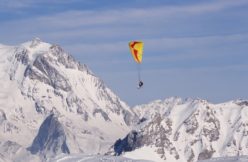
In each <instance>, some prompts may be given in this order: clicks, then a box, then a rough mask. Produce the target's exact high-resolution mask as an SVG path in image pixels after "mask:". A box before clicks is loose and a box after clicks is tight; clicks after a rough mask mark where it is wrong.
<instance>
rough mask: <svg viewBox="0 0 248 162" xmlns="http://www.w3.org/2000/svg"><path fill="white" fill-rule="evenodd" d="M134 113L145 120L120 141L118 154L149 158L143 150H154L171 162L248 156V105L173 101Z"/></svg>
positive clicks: (190, 100)
mask: <svg viewBox="0 0 248 162" xmlns="http://www.w3.org/2000/svg"><path fill="white" fill-rule="evenodd" d="M133 110H134V111H135V112H136V114H137V115H138V116H139V117H140V119H141V120H140V122H139V124H138V125H136V130H135V131H132V132H130V133H129V134H128V135H127V136H126V137H125V138H124V139H122V140H118V141H116V143H115V145H114V147H113V148H114V149H113V150H114V152H116V153H118V154H119V153H120V152H123V153H125V154H126V153H127V152H128V151H134V152H139V154H141V155H142V154H143V155H147V154H148V153H147V150H146V151H144V152H142V150H143V148H147V147H151V148H153V151H152V150H150V153H149V154H154V150H155V152H156V153H157V154H158V155H159V157H161V158H162V159H163V160H164V161H166V160H168V161H170V162H173V161H188V162H195V161H197V160H204V159H209V158H212V157H226V156H241V155H247V154H248V147H247V146H248V101H245V100H235V101H230V102H226V103H221V104H212V103H209V102H207V101H206V100H201V99H190V98H189V99H185V100H183V99H181V98H179V97H172V98H168V99H165V100H163V101H162V100H157V101H154V102H151V103H149V104H145V105H140V106H136V107H134V108H133ZM137 150H139V151H137ZM125 154H124V155H125ZM128 154H130V155H131V153H128ZM135 156H136V155H135ZM135 156H134V157H135ZM128 157H129V158H133V157H132V156H128Z"/></svg>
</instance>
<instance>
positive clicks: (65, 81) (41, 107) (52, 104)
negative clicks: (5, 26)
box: [0, 38, 248, 162]
mask: <svg viewBox="0 0 248 162" xmlns="http://www.w3.org/2000/svg"><path fill="white" fill-rule="evenodd" d="M0 56H1V57H0V69H1V71H0V84H1V85H2V88H1V89H0V150H1V152H0V159H1V160H2V161H49V160H50V161H62V160H61V159H60V158H59V157H63V158H64V159H65V160H66V159H67V161H68V159H70V158H66V156H67V157H71V156H73V155H79V157H81V155H83V158H85V157H87V156H88V155H95V156H96V157H99V158H100V159H101V158H103V159H104V157H108V158H109V159H116V158H114V157H113V158H110V157H111V155H115V156H121V157H120V159H122V160H127V161H128V160H129V161H130V160H131V159H144V160H150V161H170V162H173V161H177V162H181V161H185V162H186V161H187V162H196V161H198V160H205V159H209V158H213V157H222V156H241V155H247V154H248V138H247V136H248V118H247V117H248V101H246V100H233V101H229V102H226V103H220V104H213V103H210V102H208V101H206V100H202V99H191V98H187V99H182V98H180V97H171V98H167V99H165V100H156V101H152V102H150V103H148V104H144V105H138V106H135V107H132V108H131V107H130V106H128V105H127V104H126V103H125V102H123V101H122V100H121V99H120V98H119V97H118V96H117V95H116V94H115V93H114V92H112V91H111V89H110V88H108V87H107V86H106V85H105V83H104V81H102V80H101V79H100V78H99V77H97V76H96V75H95V74H94V73H93V72H92V71H91V70H90V69H89V68H88V67H87V65H85V64H82V63H80V62H79V61H77V60H75V59H74V58H73V57H72V55H70V54H69V53H67V52H66V51H65V50H63V48H62V47H60V46H59V45H55V44H49V43H45V42H42V41H41V40H40V39H39V38H35V39H33V40H32V41H28V42H25V43H23V44H20V45H17V46H7V45H2V44H0ZM103 155H105V156H103ZM89 158H90V157H89ZM76 159H77V158H76ZM86 159H87V158H86ZM74 160H75V159H74ZM95 160H96V159H95ZM122 160H120V161H122Z"/></svg>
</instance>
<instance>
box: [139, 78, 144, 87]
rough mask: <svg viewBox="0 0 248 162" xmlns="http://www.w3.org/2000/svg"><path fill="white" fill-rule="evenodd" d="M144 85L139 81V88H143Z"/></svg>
mask: <svg viewBox="0 0 248 162" xmlns="http://www.w3.org/2000/svg"><path fill="white" fill-rule="evenodd" d="M143 84H144V83H143V82H142V81H141V80H140V81H139V88H141V87H142V86H143Z"/></svg>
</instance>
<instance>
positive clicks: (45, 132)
mask: <svg viewBox="0 0 248 162" xmlns="http://www.w3.org/2000/svg"><path fill="white" fill-rule="evenodd" d="M29 150H30V151H31V153H32V154H37V153H38V154H41V155H43V156H45V157H49V156H54V155H56V154H59V153H65V154H69V153H70V151H69V148H68V146H67V144H66V134H65V131H64V128H63V126H62V124H61V123H60V122H59V121H58V118H57V117H55V115H54V114H51V115H49V116H48V117H47V118H46V120H45V121H44V122H43V123H42V125H41V127H40V129H39V132H38V134H37V136H36V137H35V139H34V141H33V144H32V146H31V147H30V148H29Z"/></svg>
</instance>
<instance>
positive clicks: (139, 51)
mask: <svg viewBox="0 0 248 162" xmlns="http://www.w3.org/2000/svg"><path fill="white" fill-rule="evenodd" d="M129 48H130V52H131V54H132V56H133V58H134V60H135V61H136V62H137V63H141V62H142V55H143V42H139V41H131V42H129Z"/></svg>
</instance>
